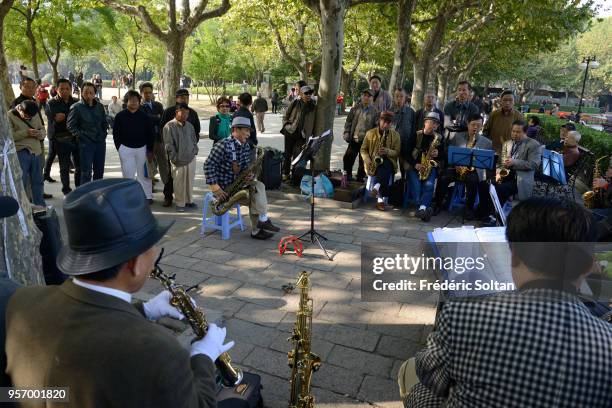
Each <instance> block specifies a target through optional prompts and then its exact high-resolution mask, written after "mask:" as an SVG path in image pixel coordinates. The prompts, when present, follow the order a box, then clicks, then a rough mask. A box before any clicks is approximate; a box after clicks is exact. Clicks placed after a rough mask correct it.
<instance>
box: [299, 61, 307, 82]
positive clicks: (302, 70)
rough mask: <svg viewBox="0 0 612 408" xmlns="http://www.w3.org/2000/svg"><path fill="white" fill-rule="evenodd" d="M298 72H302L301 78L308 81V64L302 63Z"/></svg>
mask: <svg viewBox="0 0 612 408" xmlns="http://www.w3.org/2000/svg"><path fill="white" fill-rule="evenodd" d="M298 72H299V73H300V80H302V81H306V82H308V67H307V66H306V64H303V65H302V64H300V66H299V70H298Z"/></svg>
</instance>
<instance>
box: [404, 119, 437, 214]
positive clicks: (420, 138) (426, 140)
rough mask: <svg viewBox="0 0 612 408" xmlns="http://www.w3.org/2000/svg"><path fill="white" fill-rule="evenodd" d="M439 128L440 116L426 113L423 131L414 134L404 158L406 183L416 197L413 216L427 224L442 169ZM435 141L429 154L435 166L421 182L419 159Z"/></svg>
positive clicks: (431, 212)
mask: <svg viewBox="0 0 612 408" xmlns="http://www.w3.org/2000/svg"><path fill="white" fill-rule="evenodd" d="M438 126H440V116H439V115H438V114H437V113H436V112H428V113H427V115H425V122H424V125H423V130H419V131H418V132H417V133H416V136H415V138H414V139H413V140H412V143H410V145H409V147H408V152H410V153H409V155H408V157H406V160H407V161H408V164H409V165H410V167H411V170H409V171H408V182H409V183H410V189H411V192H412V195H413V197H416V199H415V200H416V204H417V207H418V208H417V211H416V213H415V216H416V217H418V218H420V219H421V220H423V221H425V222H428V221H429V220H430V219H431V216H432V214H433V209H432V207H431V203H432V201H433V194H434V186H435V184H436V177H438V171H439V169H443V168H444V167H443V159H442V154H439V152H443V151H444V140H443V138H442V135H441V134H439V133H438ZM434 140H436V141H437V144H438V145H437V148H435V149H433V151H432V152H431V160H433V161H435V162H436V166H435V167H432V168H431V172H430V173H429V176H428V177H427V179H426V180H421V179H420V175H419V170H420V169H421V168H422V167H423V165H422V164H421V159H422V157H424V155H427V153H428V152H429V147H430V145H431V144H432V143H433V142H434Z"/></svg>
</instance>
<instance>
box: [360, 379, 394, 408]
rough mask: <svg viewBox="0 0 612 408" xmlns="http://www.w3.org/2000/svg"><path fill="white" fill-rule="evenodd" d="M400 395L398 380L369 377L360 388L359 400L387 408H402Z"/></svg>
mask: <svg viewBox="0 0 612 408" xmlns="http://www.w3.org/2000/svg"><path fill="white" fill-rule="evenodd" d="M398 394H399V386H398V385H397V380H391V379H387V378H381V377H378V376H371V375H367V376H366V377H365V379H364V380H363V382H362V384H361V387H360V388H359V393H358V394H357V398H358V399H364V400H366V401H368V402H370V403H372V404H375V405H379V406H384V407H385V408H402V407H403V405H402V403H401V402H400V401H398V399H399V398H398V397H397V396H398Z"/></svg>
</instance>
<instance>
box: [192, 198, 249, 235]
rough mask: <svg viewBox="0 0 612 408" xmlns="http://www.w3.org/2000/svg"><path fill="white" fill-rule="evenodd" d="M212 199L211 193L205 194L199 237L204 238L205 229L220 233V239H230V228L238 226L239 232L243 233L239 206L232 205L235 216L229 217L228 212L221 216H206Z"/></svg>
mask: <svg viewBox="0 0 612 408" xmlns="http://www.w3.org/2000/svg"><path fill="white" fill-rule="evenodd" d="M213 199H214V196H213V193H210V192H209V193H207V194H206V195H205V196H204V204H203V205H202V228H201V229H200V235H201V236H204V234H205V233H206V229H207V228H208V229H212V230H217V231H221V239H230V231H231V230H232V228H234V227H236V226H239V227H240V231H244V225H243V224H242V215H241V213H240V204H236V205H234V208H235V209H236V216H235V217H234V216H231V215H230V212H231V210H230V211H228V212H226V213H225V214H223V215H214V214H212V213H211V215H210V216H209V215H208V210H209V206H210V202H211V201H212V200H213Z"/></svg>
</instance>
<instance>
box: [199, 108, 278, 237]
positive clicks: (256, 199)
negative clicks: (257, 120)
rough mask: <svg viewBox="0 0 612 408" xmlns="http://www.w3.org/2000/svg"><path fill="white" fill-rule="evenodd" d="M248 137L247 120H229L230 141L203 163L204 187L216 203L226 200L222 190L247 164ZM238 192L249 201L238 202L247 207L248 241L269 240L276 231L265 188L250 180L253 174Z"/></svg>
mask: <svg viewBox="0 0 612 408" xmlns="http://www.w3.org/2000/svg"><path fill="white" fill-rule="evenodd" d="M250 134H251V121H250V120H249V119H248V118H245V117H242V116H236V117H235V118H234V119H233V120H232V137H228V138H227V139H223V140H221V141H219V142H217V143H215V144H214V145H213V148H212V150H211V151H210V154H209V155H208V158H207V159H206V162H205V163H204V173H205V174H206V184H208V185H209V186H210V189H211V191H212V192H213V194H214V195H215V198H217V199H218V200H222V201H223V202H225V201H227V200H228V199H229V198H230V196H229V194H228V192H226V191H225V190H226V189H227V187H228V186H229V185H231V184H232V183H233V182H234V180H236V178H237V177H239V176H240V175H241V174H242V173H243V172H244V171H246V170H247V169H248V168H249V166H250V164H251V145H250V144H249V143H247V140H248V138H249V136H250ZM241 189H244V190H248V192H249V197H248V198H247V199H246V200H243V201H240V204H242V205H248V206H249V215H250V217H251V229H252V231H251V237H252V238H254V239H269V238H271V237H272V235H273V234H272V233H271V232H278V231H280V228H278V227H276V226H275V225H273V224H272V221H271V220H270V218H268V214H267V212H268V199H267V197H266V186H265V185H264V184H263V183H262V182H261V181H257V180H254V174H249V175H248V176H247V177H246V181H245V183H244V186H241Z"/></svg>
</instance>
